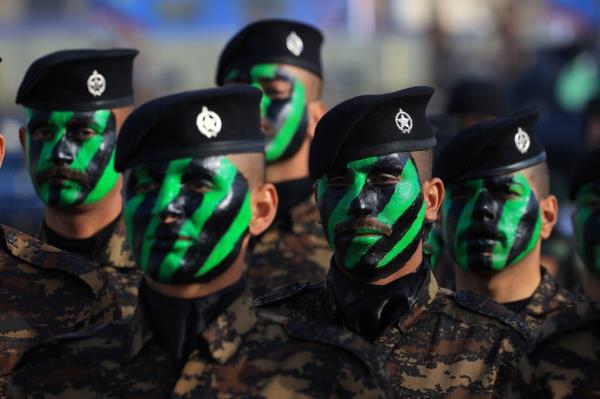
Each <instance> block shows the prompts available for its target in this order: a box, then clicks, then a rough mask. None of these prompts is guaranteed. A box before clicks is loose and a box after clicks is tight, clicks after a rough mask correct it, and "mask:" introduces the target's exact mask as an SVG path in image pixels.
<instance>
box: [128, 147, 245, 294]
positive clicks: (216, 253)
mask: <svg viewBox="0 0 600 399" xmlns="http://www.w3.org/2000/svg"><path fill="white" fill-rule="evenodd" d="M125 197H126V204H125V210H124V216H125V224H126V226H127V233H128V235H129V242H130V244H131V245H132V247H133V252H134V256H135V258H136V261H137V263H138V264H139V265H140V267H141V268H142V270H143V271H144V273H146V274H148V275H149V276H150V277H152V279H154V280H156V281H160V282H163V283H173V284H182V283H193V282H207V281H210V280H212V279H213V278H215V277H216V276H218V275H219V274H221V273H222V272H223V271H224V270H226V269H227V268H228V267H229V266H230V265H231V264H232V263H233V262H234V261H235V260H236V259H237V257H238V255H239V253H240V249H241V244H242V241H243V238H244V236H245V235H246V232H247V230H248V226H249V224H250V219H251V209H250V192H249V188H248V183H247V181H246V179H245V178H244V176H243V175H242V174H241V173H240V172H239V171H238V170H237V169H236V167H235V166H234V165H233V164H232V163H231V161H229V159H228V158H226V157H225V156H218V157H208V158H181V159H176V160H172V161H169V162H157V163H151V164H146V165H142V166H137V167H134V168H133V169H132V170H131V175H130V177H129V180H128V183H127V189H126V193H125Z"/></svg>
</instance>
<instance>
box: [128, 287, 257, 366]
mask: <svg viewBox="0 0 600 399" xmlns="http://www.w3.org/2000/svg"><path fill="white" fill-rule="evenodd" d="M145 312H146V310H145V307H144V306H137V307H136V311H135V314H134V315H133V318H132V320H131V324H130V326H131V329H132V331H133V333H132V338H131V342H130V348H131V352H130V358H134V357H135V356H136V355H137V354H138V353H139V352H140V351H141V350H142V349H143V348H144V346H146V345H147V344H148V343H149V342H150V341H151V340H153V338H154V334H153V333H152V327H151V325H150V320H149V319H148V316H147V314H145ZM256 321H257V316H256V313H255V309H254V307H253V306H252V298H251V297H250V294H249V293H248V291H247V289H246V290H245V291H244V292H243V293H242V294H241V295H240V296H239V298H237V299H236V300H235V301H234V302H233V303H232V304H231V305H229V306H228V307H227V309H226V310H225V311H224V312H223V313H221V314H220V315H219V316H218V317H217V318H216V319H215V320H214V321H213V322H212V323H210V324H209V325H208V327H206V329H205V330H204V331H203V332H202V334H201V335H202V338H203V339H204V341H205V342H206V343H207V346H208V353H209V354H210V356H211V357H212V358H213V359H214V360H215V361H217V362H218V363H219V364H225V363H226V362H227V361H228V360H229V359H230V358H231V357H232V356H233V355H234V354H235V353H236V352H237V351H238V349H239V347H240V345H241V344H242V342H243V340H244V335H245V334H246V333H247V332H249V331H250V330H252V329H253V328H254V326H255V324H256ZM198 355H199V351H198V350H196V351H194V352H192V353H191V354H190V356H189V357H190V358H191V357H193V356H198Z"/></svg>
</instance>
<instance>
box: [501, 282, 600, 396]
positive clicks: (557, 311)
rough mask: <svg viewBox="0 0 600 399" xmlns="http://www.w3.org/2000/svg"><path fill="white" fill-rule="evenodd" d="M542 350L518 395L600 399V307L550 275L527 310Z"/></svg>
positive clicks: (523, 374)
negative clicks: (556, 281)
mask: <svg viewBox="0 0 600 399" xmlns="http://www.w3.org/2000/svg"><path fill="white" fill-rule="evenodd" d="M524 317H525V320H527V322H528V324H529V325H530V327H531V328H533V329H535V336H536V346H535V348H534V349H533V351H532V352H531V353H530V354H529V355H528V356H527V357H526V358H524V359H523V360H522V362H521V365H520V367H519V374H518V376H517V377H516V381H515V386H514V387H513V394H512V397H522V398H530V397H543V398H557V399H558V398H600V307H599V305H598V304H597V303H593V302H591V301H589V300H587V298H585V297H584V296H583V295H580V294H576V293H572V292H570V291H567V290H565V289H562V288H560V287H559V286H558V285H557V284H556V283H555V282H554V281H553V280H552V278H551V277H550V276H549V275H547V274H544V276H543V278H542V283H541V284H540V286H539V287H538V289H537V290H536V292H535V293H534V295H533V297H532V300H531V302H530V304H529V305H528V307H527V308H526V310H525V315H524Z"/></svg>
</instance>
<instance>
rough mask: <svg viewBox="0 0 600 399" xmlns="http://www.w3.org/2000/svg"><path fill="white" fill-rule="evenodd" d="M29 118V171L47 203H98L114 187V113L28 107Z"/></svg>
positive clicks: (27, 145) (27, 154)
mask: <svg viewBox="0 0 600 399" xmlns="http://www.w3.org/2000/svg"><path fill="white" fill-rule="evenodd" d="M26 118H27V133H26V138H25V146H26V147H25V153H26V160H27V167H28V169H29V173H30V175H31V179H32V181H33V186H34V187H35V190H36V192H37V194H38V196H39V197H40V199H41V200H42V201H43V202H44V203H45V204H47V205H51V206H60V207H63V206H73V205H79V204H93V203H94V202H97V201H99V200H101V199H102V198H104V197H105V196H106V195H107V194H108V193H109V192H111V191H112V190H113V189H114V187H115V185H116V184H117V181H118V180H119V174H118V173H117V172H116V171H115V169H114V166H113V165H114V158H115V143H116V140H117V132H116V123H115V115H114V114H113V113H112V112H111V111H110V110H98V111H91V112H71V111H43V110H37V109H26Z"/></svg>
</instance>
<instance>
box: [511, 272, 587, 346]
mask: <svg viewBox="0 0 600 399" xmlns="http://www.w3.org/2000/svg"><path fill="white" fill-rule="evenodd" d="M593 309H594V306H593V304H592V302H591V301H590V300H589V299H587V298H586V297H585V296H584V295H582V294H580V293H576V292H571V291H569V290H566V289H564V288H561V287H560V286H559V285H558V284H557V283H556V282H555V281H554V279H553V278H552V276H550V275H549V274H548V273H547V272H546V271H545V270H544V269H543V268H542V281H541V283H540V285H539V286H538V288H537V289H536V290H535V292H534V293H533V296H532V297H531V300H530V301H529V303H528V304H527V307H526V308H525V310H524V311H523V312H522V313H521V317H522V318H523V320H525V322H526V323H527V325H528V327H529V329H530V330H531V332H532V334H533V335H534V336H535V338H536V341H537V342H540V341H543V340H545V339H546V338H548V337H549V336H552V335H556V334H561V333H562V332H566V331H569V330H574V329H579V328H583V327H584V326H585V325H586V324H588V323H589V322H590V321H593V320H594V318H595V317H597V315H595V314H594V311H593Z"/></svg>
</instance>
